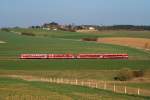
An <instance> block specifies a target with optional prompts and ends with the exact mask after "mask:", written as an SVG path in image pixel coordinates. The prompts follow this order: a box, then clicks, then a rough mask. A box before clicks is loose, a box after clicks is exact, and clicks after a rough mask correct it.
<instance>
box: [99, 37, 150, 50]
mask: <svg viewBox="0 0 150 100" xmlns="http://www.w3.org/2000/svg"><path fill="white" fill-rule="evenodd" d="M97 42H99V43H108V44H116V45H122V46H129V47H134V48H140V49H147V50H150V39H144V38H122V37H113V38H99V39H98V41H97Z"/></svg>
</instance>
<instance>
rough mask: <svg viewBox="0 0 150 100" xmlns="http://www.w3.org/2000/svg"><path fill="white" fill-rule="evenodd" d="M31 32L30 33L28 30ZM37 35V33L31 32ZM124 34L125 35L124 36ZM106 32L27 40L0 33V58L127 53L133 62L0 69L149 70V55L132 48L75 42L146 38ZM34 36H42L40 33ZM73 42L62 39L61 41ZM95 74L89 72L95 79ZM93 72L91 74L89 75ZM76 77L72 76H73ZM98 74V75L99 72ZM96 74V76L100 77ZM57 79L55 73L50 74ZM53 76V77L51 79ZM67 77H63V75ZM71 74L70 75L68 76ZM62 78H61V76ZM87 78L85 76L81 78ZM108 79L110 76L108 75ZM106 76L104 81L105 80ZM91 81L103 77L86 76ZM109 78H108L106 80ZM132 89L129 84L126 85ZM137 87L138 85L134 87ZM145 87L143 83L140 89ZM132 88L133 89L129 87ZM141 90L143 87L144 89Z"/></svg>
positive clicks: (4, 64) (1, 65) (1, 63)
mask: <svg viewBox="0 0 150 100" xmlns="http://www.w3.org/2000/svg"><path fill="white" fill-rule="evenodd" d="M31 31H33V30H31ZM34 32H36V33H38V32H39V30H34ZM124 33H126V34H124ZM140 33H142V32H139V33H134V34H133V33H132V32H131V33H128V32H123V34H122V33H108V34H102V35H101V34H100V35H99V34H98V35H97V34H92V35H91V34H86V35H85V34H82V33H70V32H47V31H46V32H45V34H48V37H29V36H20V35H17V34H12V33H7V32H0V40H2V41H5V42H7V43H6V44H0V58H3V57H9V56H11V57H15V58H16V57H18V55H19V54H21V53H75V54H76V53H80V52H81V53H99V52H100V53H129V55H130V57H131V58H130V59H136V60H127V61H126V60H30V61H20V60H14V61H12V60H0V69H2V70H27V71H29V70H38V71H40V70H43V71H48V70H50V71H53V70H56V71H60V70H61V71H62V70H64V71H65V70H69V71H74V70H76V71H78V72H79V73H82V71H83V70H104V69H105V70H112V69H114V70H116V69H121V68H123V67H129V68H133V69H145V70H147V69H150V52H145V51H142V50H137V49H133V48H128V47H123V46H116V45H107V44H97V43H94V42H80V41H76V39H80V38H83V37H112V36H125V35H126V36H127V37H142V38H149V36H150V35H149V33H148V32H144V33H143V34H140ZM38 34H43V31H41V33H38ZM70 38H72V39H75V40H65V39H70ZM95 72H96V71H94V72H91V73H90V74H92V75H93V76H95V75H96V74H95ZM93 73H94V74H93ZM75 74H76V73H75ZM100 74H102V73H100ZM100 74H99V75H100ZM54 75H55V76H58V73H57V75H56V73H54ZM54 75H53V76H54ZM66 75H67V74H66ZM70 75H71V74H70ZM64 76H65V75H64ZM88 77H89V76H88V75H87V76H86V75H85V76H84V78H88ZM108 77H110V75H109V76H108ZM108 77H107V78H108ZM90 78H93V79H96V78H97V79H101V78H102V79H105V74H104V77H101V78H98V76H97V77H92V76H91V77H90ZM108 79H110V78H108ZM130 86H133V85H130ZM137 86H138V85H137ZM143 86H145V85H144V84H142V85H140V87H143ZM133 87H134V86H133ZM144 88H145V87H144Z"/></svg>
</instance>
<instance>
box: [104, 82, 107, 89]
mask: <svg viewBox="0 0 150 100" xmlns="http://www.w3.org/2000/svg"><path fill="white" fill-rule="evenodd" d="M106 88H107V83H106V82H104V90H106Z"/></svg>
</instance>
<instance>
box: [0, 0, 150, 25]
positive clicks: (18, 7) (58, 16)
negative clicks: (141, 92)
mask: <svg viewBox="0 0 150 100" xmlns="http://www.w3.org/2000/svg"><path fill="white" fill-rule="evenodd" d="M149 5H150V0H0V27H9V26H30V25H40V24H42V23H45V22H51V21H56V22H58V23H61V24H69V23H75V24H97V25H101V24H103V25H116V24H132V25H150V6H149Z"/></svg>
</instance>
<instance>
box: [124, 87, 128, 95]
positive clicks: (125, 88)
mask: <svg viewBox="0 0 150 100" xmlns="http://www.w3.org/2000/svg"><path fill="white" fill-rule="evenodd" d="M124 93H125V94H127V87H126V86H125V87H124Z"/></svg>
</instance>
